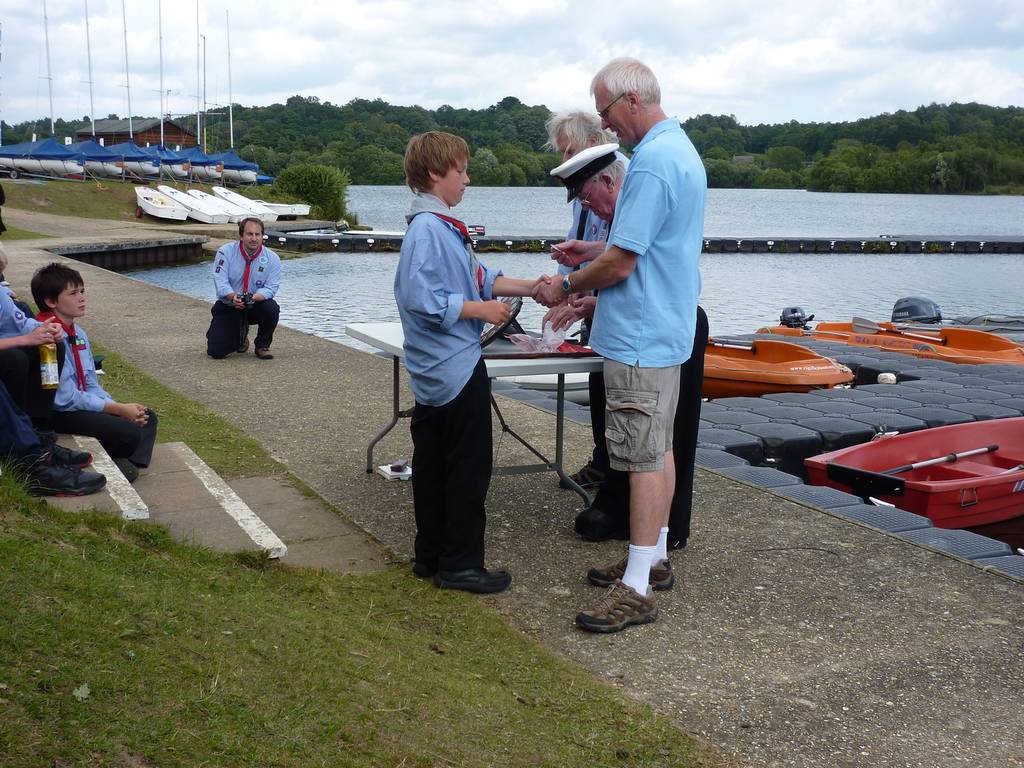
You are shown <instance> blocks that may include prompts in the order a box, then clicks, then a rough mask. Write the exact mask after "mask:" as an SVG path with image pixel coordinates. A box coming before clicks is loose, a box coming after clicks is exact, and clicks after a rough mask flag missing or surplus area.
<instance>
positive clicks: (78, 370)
mask: <svg viewBox="0 0 1024 768" xmlns="http://www.w3.org/2000/svg"><path fill="white" fill-rule="evenodd" d="M36 320H38V321H39V322H44V321H46V320H55V321H57V322H58V323H60V327H61V328H63V329H64V334H65V335H66V336H67V337H68V341H69V342H70V343H71V356H72V357H74V359H75V384H77V385H78V389H79V390H81V391H82V392H85V390H86V389H87V384H86V381H85V368H84V367H83V366H82V358H81V357H80V356H79V353H78V350H79V349H85V341H80V340H79V338H78V333H77V332H76V330H75V324H74V323H71V325H65V324H64V321H63V320H61V319H60V318H59V317H57V316H56V315H55V314H53V312H40V313H39V314H38V315H36Z"/></svg>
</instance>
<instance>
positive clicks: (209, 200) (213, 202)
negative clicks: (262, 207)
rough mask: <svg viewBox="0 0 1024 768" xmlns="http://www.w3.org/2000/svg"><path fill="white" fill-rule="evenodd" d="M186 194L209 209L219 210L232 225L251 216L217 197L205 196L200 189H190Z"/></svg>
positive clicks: (242, 209)
mask: <svg viewBox="0 0 1024 768" xmlns="http://www.w3.org/2000/svg"><path fill="white" fill-rule="evenodd" d="M188 193H189V194H190V195H191V196H192V197H194V198H196V199H197V200H202V201H203V202H204V203H205V204H206V205H208V206H209V207H210V208H212V209H216V210H219V211H221V212H222V213H225V214H227V217H228V221H230V222H231V223H232V224H235V223H237V222H239V221H241V220H242V219H244V218H246V217H247V216H251V215H252V214H250V213H249V212H248V211H247V210H245V209H244V208H240V207H239V206H237V205H235V204H234V203H229V202H228V201H227V200H222V199H221V198H219V197H214V196H213V195H210V194H207V193H206V192H203V191H202V190H201V189H190V190H189V191H188Z"/></svg>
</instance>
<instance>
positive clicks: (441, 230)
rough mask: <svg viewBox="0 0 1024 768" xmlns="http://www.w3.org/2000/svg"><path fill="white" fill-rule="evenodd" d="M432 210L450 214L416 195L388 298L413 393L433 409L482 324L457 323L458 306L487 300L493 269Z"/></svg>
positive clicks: (468, 365)
mask: <svg viewBox="0 0 1024 768" xmlns="http://www.w3.org/2000/svg"><path fill="white" fill-rule="evenodd" d="M434 213H441V214H443V215H445V216H451V211H450V209H448V208H447V207H446V206H444V205H443V204H442V203H441V201H440V200H438V199H437V198H436V197H434V196H432V195H425V194H421V195H418V196H417V197H416V199H415V201H414V203H413V211H412V213H411V214H410V217H409V218H410V221H409V229H408V230H407V231H406V233H405V238H404V239H403V241H402V252H401V256H400V257H399V260H398V269H397V271H396V272H395V302H396V303H397V304H398V314H399V315H400V316H401V318H402V331H403V332H404V334H405V344H404V347H405V367H406V369H407V370H408V371H409V374H410V375H411V377H412V392H413V395H415V397H416V402H417V403H422V404H423V405H433V406H438V405H444V404H445V403H448V402H450V401H451V400H453V399H454V398H455V396H456V395H458V394H459V392H461V391H462V388H463V387H464V386H465V385H466V382H467V381H469V377H470V375H471V374H472V373H473V369H474V368H475V367H476V364H477V362H478V361H479V360H480V332H481V331H482V330H483V323H482V322H481V321H480V320H469V319H467V320H460V319H459V315H460V314H462V305H463V303H465V302H467V301H489V300H490V299H491V298H493V290H494V280H495V279H496V278H497V277H498V276H499V275H500V274H501V272H500V271H498V270H491V269H488V268H487V267H485V266H484V265H482V264H481V263H480V262H479V261H477V259H476V256H475V255H474V254H473V252H472V250H471V249H470V248H468V247H467V246H466V244H465V243H464V241H463V238H462V235H461V234H460V233H459V231H458V230H457V229H456V228H455V227H454V226H453V225H452V224H450V223H448V222H447V221H444V220H443V219H440V218H438V217H437V216H435V215H434ZM481 282H482V286H481Z"/></svg>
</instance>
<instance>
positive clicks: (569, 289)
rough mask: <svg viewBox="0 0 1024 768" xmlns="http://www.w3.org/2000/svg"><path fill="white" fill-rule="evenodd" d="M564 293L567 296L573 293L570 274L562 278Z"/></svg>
mask: <svg viewBox="0 0 1024 768" xmlns="http://www.w3.org/2000/svg"><path fill="white" fill-rule="evenodd" d="M562 293H564V294H565V295H566V296H568V295H569V294H570V293H572V281H571V280H570V279H569V276H568V275H566V276H565V277H563V278H562Z"/></svg>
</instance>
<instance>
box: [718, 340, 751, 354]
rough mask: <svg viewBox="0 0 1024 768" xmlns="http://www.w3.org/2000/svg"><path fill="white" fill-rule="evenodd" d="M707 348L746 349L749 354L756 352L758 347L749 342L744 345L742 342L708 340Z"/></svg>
mask: <svg viewBox="0 0 1024 768" xmlns="http://www.w3.org/2000/svg"><path fill="white" fill-rule="evenodd" d="M707 346H709V347H720V348H722V349H745V350H747V351H749V352H755V351H756V350H757V347H756V346H754V342H752V341H751V342H748V343H746V344H744V343H743V342H740V341H719V340H718V339H708V343H707Z"/></svg>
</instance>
